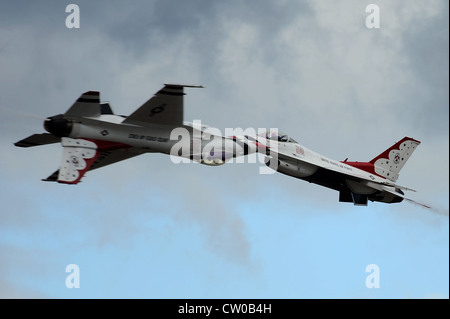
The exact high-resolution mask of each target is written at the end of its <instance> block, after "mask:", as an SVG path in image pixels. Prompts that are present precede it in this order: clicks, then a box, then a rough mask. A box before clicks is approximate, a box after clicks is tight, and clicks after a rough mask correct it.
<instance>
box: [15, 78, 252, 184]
mask: <svg viewBox="0 0 450 319" xmlns="http://www.w3.org/2000/svg"><path fill="white" fill-rule="evenodd" d="M186 87H190V88H201V87H202V86H194V85H182V84H165V85H164V87H163V88H162V89H160V90H159V91H158V92H157V93H156V94H155V95H154V96H153V97H151V98H150V99H149V100H148V101H147V102H145V103H144V104H143V105H142V106H141V107H139V108H138V109H137V110H136V111H134V112H133V113H132V114H131V115H129V116H122V115H116V114H114V113H113V111H112V109H111V106H110V105H109V103H101V102H100V93H99V92H97V91H88V92H85V93H83V94H82V95H81V96H80V98H78V99H77V100H76V102H75V103H74V104H73V105H72V106H71V107H70V108H69V109H68V110H67V111H66V112H65V113H64V114H58V115H55V116H50V117H48V118H46V119H45V121H44V128H45V130H46V131H47V132H48V133H41V134H34V135H31V136H29V137H27V138H25V139H23V140H21V141H19V142H17V143H15V145H16V146H19V147H31V146H39V145H46V144H52V143H57V142H61V145H62V147H63V154H62V161H61V166H60V167H59V169H58V170H57V171H56V172H54V173H53V174H51V175H50V176H49V177H47V178H46V179H43V181H51V182H59V183H65V184H77V183H79V182H80V180H81V178H82V177H83V175H84V174H85V173H86V172H87V171H90V170H94V169H97V168H100V167H103V166H106V165H110V164H113V163H116V162H119V161H122V160H126V159H129V158H132V157H135V156H137V155H141V154H144V153H155V152H157V153H163V154H168V155H173V156H179V157H183V158H184V159H187V160H188V161H190V160H192V161H196V162H199V163H202V164H206V165H221V164H224V163H225V162H226V161H228V160H229V159H231V158H234V157H239V156H244V155H247V154H249V153H251V152H256V145H255V144H254V143H247V141H246V140H245V138H242V139H236V138H232V139H231V138H226V137H222V136H221V135H214V134H213V133H211V130H208V129H209V128H210V127H209V126H206V125H201V123H200V124H199V123H195V122H194V123H189V122H185V121H184V120H183V109H184V106H183V102H184V97H183V96H184V95H185V93H184V88H186Z"/></svg>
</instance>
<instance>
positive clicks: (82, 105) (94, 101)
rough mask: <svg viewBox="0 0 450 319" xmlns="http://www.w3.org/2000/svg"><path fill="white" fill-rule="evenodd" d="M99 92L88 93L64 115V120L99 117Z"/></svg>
mask: <svg viewBox="0 0 450 319" xmlns="http://www.w3.org/2000/svg"><path fill="white" fill-rule="evenodd" d="M100 114H101V113H100V92H97V91H88V92H85V93H83V94H82V95H81V96H80V97H79V98H78V100H76V101H75V103H74V104H73V105H72V106H71V107H70V108H69V110H68V111H67V112H66V113H65V114H64V116H65V117H66V118H80V117H96V116H100Z"/></svg>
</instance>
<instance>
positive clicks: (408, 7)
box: [0, 0, 449, 298]
mask: <svg viewBox="0 0 450 319" xmlns="http://www.w3.org/2000/svg"><path fill="white" fill-rule="evenodd" d="M69 3H70V2H68V3H64V2H58V4H56V2H55V1H34V2H30V1H9V2H5V1H3V2H2V3H1V4H0V118H1V125H0V143H1V144H0V145H1V148H0V152H1V153H0V161H1V164H2V165H1V168H0V187H1V192H0V200H1V206H2V209H1V214H0V297H2V298H35V297H38V298H448V297H449V284H448V283H449V227H448V226H449V219H448V209H449V179H448V176H449V168H448V167H449V120H448V118H449V94H448V86H449V74H448V68H449V49H448V48H449V42H448V38H449V36H448V35H449V30H448V21H449V20H448V19H449V17H448V11H449V4H448V1H411V0H408V1H406V0H405V1H381V0H377V1H360V0H354V1H351V0H342V1H290V0H279V1H238V0H230V1H199V0H190V1H175V0H173V1H143V0H142V1H141V0H136V1H133V2H129V1H119V0H116V1H95V3H94V2H93V1H76V2H74V3H76V4H77V5H78V6H79V8H80V28H79V29H68V28H66V24H65V20H66V17H67V16H68V15H69V13H66V12H65V8H66V5H67V4H69ZM370 3H376V4H377V5H378V6H379V8H380V28H378V29H369V28H367V27H366V24H365V20H366V17H367V15H368V14H369V13H366V10H365V9H366V6H367V5H368V4H370ZM168 82H169V83H189V84H201V85H204V86H205V88H204V89H192V90H188V91H187V93H188V94H187V95H186V96H185V120H188V121H192V120H201V121H202V123H204V124H208V125H212V126H214V127H217V128H219V129H221V130H222V131H224V130H225V128H235V127H241V128H250V127H252V128H271V127H272V128H278V129H279V130H281V131H285V132H287V133H288V134H289V135H291V136H292V137H293V138H294V139H296V140H297V141H299V142H300V143H301V144H303V145H305V146H306V147H308V148H310V149H313V150H315V151H317V152H319V153H321V154H324V155H326V156H328V157H331V158H334V159H336V160H344V159H345V158H346V157H348V158H349V160H358V161H368V160H370V159H372V158H373V157H375V156H376V155H378V154H379V153H381V152H382V151H384V150H385V149H386V148H388V147H389V146H391V145H392V144H393V143H394V142H396V141H398V140H400V139H401V138H403V137H404V136H410V137H413V138H415V139H418V140H420V141H421V142H422V144H421V145H420V147H419V148H418V149H417V150H416V152H415V153H414V154H413V156H412V157H411V158H410V160H409V161H408V163H407V164H406V165H405V167H404V168H403V170H402V172H401V175H400V178H399V180H398V183H399V184H400V185H405V186H408V187H411V188H414V189H417V190H418V192H417V193H409V194H408V196H409V197H411V198H413V199H415V200H418V201H421V202H425V203H428V204H430V205H432V206H433V207H434V208H435V210H434V211H430V210H426V209H423V208H421V207H416V206H414V205H411V204H408V203H406V202H403V203H400V204H392V205H388V204H383V203H369V206H368V207H354V206H353V205H351V204H346V203H339V202H338V193H336V192H334V191H332V190H329V189H326V188H322V187H319V186H317V185H312V184H309V183H306V182H304V181H301V180H297V179H294V178H291V177H288V176H285V175H281V174H273V175H260V174H258V169H259V164H250V163H245V164H230V165H223V166H220V167H208V166H203V165H199V164H197V165H196V164H184V165H176V164H173V163H172V162H171V161H170V159H169V157H167V156H164V155H161V154H153V155H143V156H140V157H137V158H133V159H131V160H128V161H125V162H122V163H118V164H115V165H113V166H110V167H106V168H102V169H100V170H96V171H93V172H90V173H88V174H87V175H86V176H85V178H84V179H83V183H81V184H79V185H77V186H68V185H61V184H57V183H44V182H41V181H40V179H41V178H45V177H47V176H48V175H50V174H51V173H53V172H54V171H55V170H56V169H57V168H58V165H59V163H60V158H61V152H62V149H61V146H60V145H58V144H55V145H50V146H42V147H40V148H30V149H21V148H16V147H14V145H13V143H14V142H16V141H18V140H20V139H22V138H24V137H26V136H28V135H31V134H33V133H40V132H43V128H42V121H41V120H37V118H39V117H41V118H44V117H46V116H51V115H55V114H59V113H63V112H65V111H66V110H67V109H68V108H69V107H70V105H71V104H72V103H73V101H74V100H75V99H76V98H78V96H79V95H80V94H81V93H82V92H84V91H87V90H98V91H100V92H101V99H102V100H104V101H110V102H111V105H112V107H113V109H114V111H115V112H116V113H118V114H130V113H131V112H132V111H134V110H135V109H136V108H137V107H139V106H140V105H141V104H142V103H143V102H145V101H146V100H147V99H148V98H149V97H150V96H151V95H152V94H153V93H155V92H156V91H157V90H158V89H160V88H161V87H162V85H163V83H168ZM69 264H76V265H78V266H79V269H80V288H78V289H77V288H73V289H68V288H67V287H66V285H65V282H66V277H67V276H68V275H69V274H68V273H66V271H65V270H66V266H67V265H69ZM370 264H376V265H378V267H379V270H380V288H372V289H369V288H367V287H366V285H365V282H366V278H367V276H368V275H369V273H367V272H366V266H367V265H370Z"/></svg>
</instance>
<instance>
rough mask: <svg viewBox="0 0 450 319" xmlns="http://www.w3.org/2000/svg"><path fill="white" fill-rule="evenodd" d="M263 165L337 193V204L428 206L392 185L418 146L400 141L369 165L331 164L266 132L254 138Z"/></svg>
mask: <svg viewBox="0 0 450 319" xmlns="http://www.w3.org/2000/svg"><path fill="white" fill-rule="evenodd" d="M254 140H255V143H256V144H257V145H258V149H259V151H260V152H261V151H262V152H264V151H265V152H266V155H267V156H266V158H265V163H266V165H267V166H269V167H270V168H272V169H274V170H276V171H278V172H280V173H282V174H286V175H289V176H292V177H296V178H299V179H302V180H305V181H308V182H310V183H315V184H318V185H321V186H324V187H328V188H331V189H334V190H336V191H338V192H339V201H340V202H349V203H353V204H354V205H361V206H366V205H367V203H368V201H369V200H370V201H373V202H383V203H399V202H401V201H403V199H406V200H408V201H411V202H414V203H416V204H419V205H422V206H424V207H426V208H430V207H429V206H427V205H425V204H421V203H417V202H415V201H413V200H411V199H409V198H406V197H405V195H404V192H403V191H414V190H412V189H410V188H407V187H403V186H399V185H397V184H395V182H396V181H397V179H398V177H399V173H400V170H401V169H402V168H403V166H404V165H405V163H406V161H407V160H408V159H409V157H410V156H411V154H412V153H413V152H414V151H415V149H416V148H417V146H418V145H419V144H420V142H419V141H417V140H415V139H413V138H410V137H404V138H403V139H401V140H400V141H398V142H397V143H395V144H394V145H392V146H391V147H389V148H388V149H386V150H385V151H384V152H382V153H381V154H379V155H378V156H376V157H374V158H373V159H372V160H370V161H369V162H353V161H348V159H345V160H344V161H335V160H332V159H330V158H328V157H325V156H323V155H320V154H318V153H316V152H314V151H312V150H310V149H308V148H306V147H304V146H302V145H300V144H299V143H298V142H297V141H295V140H294V139H293V138H291V137H289V136H288V135H286V134H283V133H279V132H278V131H267V132H265V133H261V134H259V135H258V136H257V137H256V138H255V137H254Z"/></svg>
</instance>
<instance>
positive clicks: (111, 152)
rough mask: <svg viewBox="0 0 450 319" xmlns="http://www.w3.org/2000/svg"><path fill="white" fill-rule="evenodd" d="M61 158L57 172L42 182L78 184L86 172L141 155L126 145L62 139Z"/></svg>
mask: <svg viewBox="0 0 450 319" xmlns="http://www.w3.org/2000/svg"><path fill="white" fill-rule="evenodd" d="M61 143H62V145H63V156H62V161H61V166H60V168H59V170H57V171H56V172H54V173H53V174H51V175H50V176H49V177H47V178H46V179H43V181H46V182H58V183H65V184H78V183H79V182H80V180H81V178H82V177H83V176H84V174H85V173H86V172H87V171H90V170H94V169H97V168H100V167H104V166H107V165H110V164H114V163H117V162H120V161H122V160H125V159H129V158H132V157H134V156H137V155H140V154H142V152H141V151H134V150H133V149H132V148H130V147H127V145H123V144H119V143H109V142H103V141H90V140H85V139H72V138H66V137H63V138H62V140H61Z"/></svg>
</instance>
